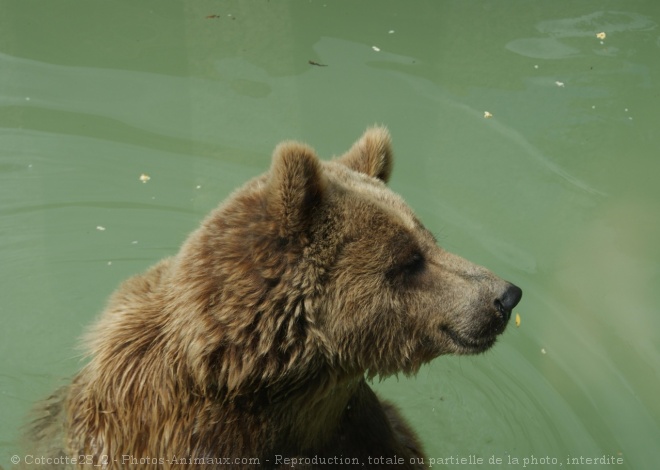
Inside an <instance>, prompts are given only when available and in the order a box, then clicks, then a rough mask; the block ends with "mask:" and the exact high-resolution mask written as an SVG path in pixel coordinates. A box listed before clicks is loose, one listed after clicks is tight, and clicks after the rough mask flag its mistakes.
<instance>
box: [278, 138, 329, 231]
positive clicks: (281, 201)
mask: <svg viewBox="0 0 660 470" xmlns="http://www.w3.org/2000/svg"><path fill="white" fill-rule="evenodd" d="M322 194H323V178H322V174H321V163H320V162H319V159H318V157H317V156H316V154H315V153H314V150H313V149H312V148H310V147H308V146H307V145H304V144H301V143H298V142H283V143H281V144H280V145H278V146H277V147H276V148H275V152H274V153H273V163H272V165H271V169H270V179H269V181H268V202H267V205H268V211H269V213H270V214H271V215H273V216H274V217H275V218H276V221H277V223H278V225H279V236H281V237H284V238H288V237H291V236H295V235H298V234H300V233H302V232H303V231H304V230H305V229H306V228H307V225H308V224H309V221H310V215H311V213H312V210H313V209H314V207H316V206H317V205H318V204H319V203H320V202H321V197H322Z"/></svg>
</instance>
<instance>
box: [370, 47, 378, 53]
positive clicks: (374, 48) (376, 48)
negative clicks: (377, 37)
mask: <svg viewBox="0 0 660 470" xmlns="http://www.w3.org/2000/svg"><path fill="white" fill-rule="evenodd" d="M371 48H372V49H373V50H374V51H376V52H380V47H377V46H371Z"/></svg>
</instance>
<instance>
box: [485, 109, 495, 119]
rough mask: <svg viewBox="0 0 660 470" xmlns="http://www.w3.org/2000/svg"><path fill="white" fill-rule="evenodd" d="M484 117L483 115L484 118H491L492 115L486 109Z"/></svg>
mask: <svg viewBox="0 0 660 470" xmlns="http://www.w3.org/2000/svg"><path fill="white" fill-rule="evenodd" d="M484 117H485V118H486V119H488V118H492V117H493V115H492V114H491V113H489V112H488V111H484Z"/></svg>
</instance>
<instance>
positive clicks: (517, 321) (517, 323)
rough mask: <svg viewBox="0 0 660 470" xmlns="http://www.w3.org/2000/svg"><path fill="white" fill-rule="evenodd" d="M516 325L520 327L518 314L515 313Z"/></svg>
mask: <svg viewBox="0 0 660 470" xmlns="http://www.w3.org/2000/svg"><path fill="white" fill-rule="evenodd" d="M516 326H517V327H520V314H519V313H516Z"/></svg>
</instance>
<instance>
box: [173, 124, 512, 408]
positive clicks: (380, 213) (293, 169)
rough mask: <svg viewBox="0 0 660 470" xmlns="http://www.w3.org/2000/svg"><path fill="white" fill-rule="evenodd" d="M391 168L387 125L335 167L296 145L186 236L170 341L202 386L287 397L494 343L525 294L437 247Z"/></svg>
mask: <svg viewBox="0 0 660 470" xmlns="http://www.w3.org/2000/svg"><path fill="white" fill-rule="evenodd" d="M391 171H392V150H391V144H390V137H389V133H388V132H387V130H386V129H384V128H382V127H375V128H371V129H368V130H367V131H366V132H365V133H364V135H363V136H362V137H361V138H360V139H359V140H358V141H357V142H356V143H355V144H354V145H353V146H352V147H351V148H350V150H349V151H348V152H346V153H345V154H344V155H343V156H341V157H339V158H336V159H334V160H331V161H321V160H320V159H319V158H318V157H317V155H316V154H315V152H314V150H312V149H311V148H310V147H308V146H306V145H304V144H300V143H297V142H285V143H283V144H280V145H279V146H278V147H277V148H276V150H275V152H274V156H273V161H272V166H271V169H270V171H269V172H268V173H267V174H265V175H263V176H261V177H258V178H256V179H254V180H252V181H250V182H248V183H247V184H246V185H245V186H244V187H242V188H241V189H239V190H238V191H236V192H235V193H234V194H233V195H232V196H230V197H229V198H228V199H227V200H226V201H225V202H224V203H223V204H221V205H220V207H218V208H217V209H216V210H215V211H214V212H212V213H211V214H210V215H209V216H208V217H207V219H206V220H205V221H204V223H203V224H202V226H201V228H200V229H198V230H197V231H196V232H194V233H193V234H192V235H191V236H190V237H189V239H188V240H187V242H186V243H185V244H184V246H183V248H182V250H181V252H180V253H179V255H178V256H177V257H176V258H175V259H174V261H173V272H174V275H173V282H172V286H173V287H172V288H171V289H170V291H171V292H172V298H171V300H170V302H169V305H170V306H171V311H172V316H173V317H175V318H174V319H173V321H172V322H171V324H170V328H171V331H170V332H169V333H168V334H174V335H177V334H180V335H184V336H183V338H182V339H185V344H186V347H185V351H183V352H182V353H183V354H185V356H186V358H187V361H188V362H189V363H190V364H191V368H190V369H191V370H193V371H195V374H197V379H196V382H197V383H198V384H200V386H202V387H208V386H210V385H209V384H212V385H213V387H215V388H216V389H221V390H223V393H225V394H228V395H229V396H232V395H240V394H242V393H248V391H249V392H250V393H253V392H254V391H257V390H269V392H272V394H273V396H276V395H278V394H280V393H283V392H282V391H283V390H287V392H286V393H289V392H290V391H291V390H295V389H296V388H297V387H300V386H302V384H308V383H309V382H310V381H317V382H319V383H320V382H324V383H325V382H329V381H339V380H342V378H346V377H363V376H365V375H366V376H368V377H374V376H376V375H378V376H381V377H384V376H388V375H391V374H395V373H398V372H403V373H404V374H414V373H415V372H417V370H418V369H419V367H420V366H421V365H422V364H424V363H426V362H428V361H430V360H432V359H433V358H435V357H437V356H440V355H443V354H475V353H481V352H483V351H486V350H487V349H489V348H490V347H491V346H492V345H493V344H494V343H495V341H496V338H497V337H498V335H499V334H500V333H502V332H503V331H504V329H505V327H506V325H507V322H508V320H509V317H510V315H511V311H512V309H513V307H514V306H515V305H516V304H517V303H518V301H519V300H520V298H521V295H522V292H521V290H520V289H519V288H517V287H516V286H513V285H512V284H510V283H508V282H506V281H503V280H501V279H499V278H498V277H497V276H495V275H494V274H492V273H491V272H490V271H488V270H487V269H485V268H483V267H480V266H477V265H475V264H473V263H471V262H468V261H466V260H464V259H463V258H461V257H459V256H456V255H454V254H451V253H449V252H447V251H445V250H443V249H442V248H441V247H440V246H438V244H437V242H436V239H435V238H434V236H433V234H432V233H431V232H430V231H429V230H427V229H426V228H425V227H424V226H423V225H422V223H421V222H420V221H419V220H418V218H417V217H416V216H415V214H414V213H413V211H412V210H411V209H410V208H409V207H408V205H406V203H405V202H404V200H403V199H402V198H401V197H400V196H398V195H397V194H395V193H394V192H393V191H391V190H390V189H389V188H388V187H387V185H386V183H387V181H388V179H389V177H390V173H391ZM172 344H181V342H173V343H172Z"/></svg>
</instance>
